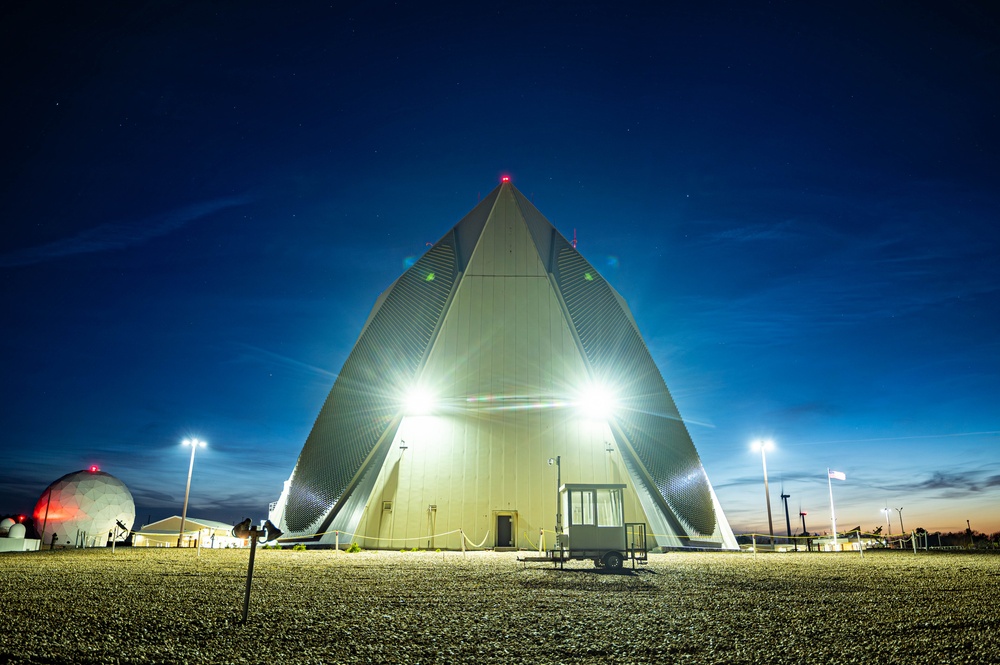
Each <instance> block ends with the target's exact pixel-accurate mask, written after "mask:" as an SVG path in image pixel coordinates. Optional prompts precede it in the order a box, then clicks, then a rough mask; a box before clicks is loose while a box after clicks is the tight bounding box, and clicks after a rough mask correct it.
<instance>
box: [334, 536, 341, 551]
mask: <svg viewBox="0 0 1000 665" xmlns="http://www.w3.org/2000/svg"><path fill="white" fill-rule="evenodd" d="M333 533H334V536H333V537H334V543H335V544H334V548H336V550H337V551H338V552H339V551H340V532H339V531H334V532H333Z"/></svg>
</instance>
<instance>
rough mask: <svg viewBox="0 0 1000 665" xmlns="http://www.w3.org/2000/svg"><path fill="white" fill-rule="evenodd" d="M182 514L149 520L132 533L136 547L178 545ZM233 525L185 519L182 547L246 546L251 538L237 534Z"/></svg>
mask: <svg viewBox="0 0 1000 665" xmlns="http://www.w3.org/2000/svg"><path fill="white" fill-rule="evenodd" d="M180 529H181V516H180V515H174V516H172V517H168V518H166V519H163V520H160V521H159V522H153V523H151V524H146V525H145V526H143V527H142V528H141V529H139V530H138V531H136V532H135V534H134V535H133V537H132V546H133V547H177V536H178V535H179V534H180ZM232 531H233V525H232V524H225V523H223V522H215V521H213V520H203V519H192V518H190V517H188V518H187V519H185V520H184V534H183V536H182V538H181V547H199V545H200V546H201V547H206V548H215V549H220V548H222V549H224V548H227V547H247V546H248V545H249V541H248V540H247V539H244V538H234V537H233V534H232Z"/></svg>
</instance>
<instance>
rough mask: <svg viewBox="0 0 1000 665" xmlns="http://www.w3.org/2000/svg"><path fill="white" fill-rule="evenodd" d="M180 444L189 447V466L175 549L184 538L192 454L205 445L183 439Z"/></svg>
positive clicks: (194, 440)
mask: <svg viewBox="0 0 1000 665" xmlns="http://www.w3.org/2000/svg"><path fill="white" fill-rule="evenodd" d="M182 443H183V444H184V445H185V446H191V464H190V465H188V481H187V487H185V488H184V510H183V511H181V528H180V531H178V532H177V547H180V546H181V540H182V539H183V538H184V522H185V521H186V520H187V514H188V496H189V495H190V494H191V473H192V472H193V471H194V452H195V451H196V450H198V449H199V448H204V447H205V446H206V445H207V444H206V443H205V442H204V441H199V440H198V439H184V441H183V442H182Z"/></svg>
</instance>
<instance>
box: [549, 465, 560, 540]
mask: <svg viewBox="0 0 1000 665" xmlns="http://www.w3.org/2000/svg"><path fill="white" fill-rule="evenodd" d="M553 464H555V465H556V542H557V543H558V542H559V536H560V535H561V534H562V501H560V500H559V488H560V487H562V457H561V456H559V455H556V456H555V457H554V458H553V457H550V458H549V466H552V465H553Z"/></svg>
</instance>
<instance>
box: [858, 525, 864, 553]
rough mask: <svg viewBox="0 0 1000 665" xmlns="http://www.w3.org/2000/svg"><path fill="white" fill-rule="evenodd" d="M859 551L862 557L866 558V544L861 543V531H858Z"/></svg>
mask: <svg viewBox="0 0 1000 665" xmlns="http://www.w3.org/2000/svg"><path fill="white" fill-rule="evenodd" d="M858 552H860V553H861V558H862V559H864V558H865V546H864V545H862V544H861V532H860V531H858Z"/></svg>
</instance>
